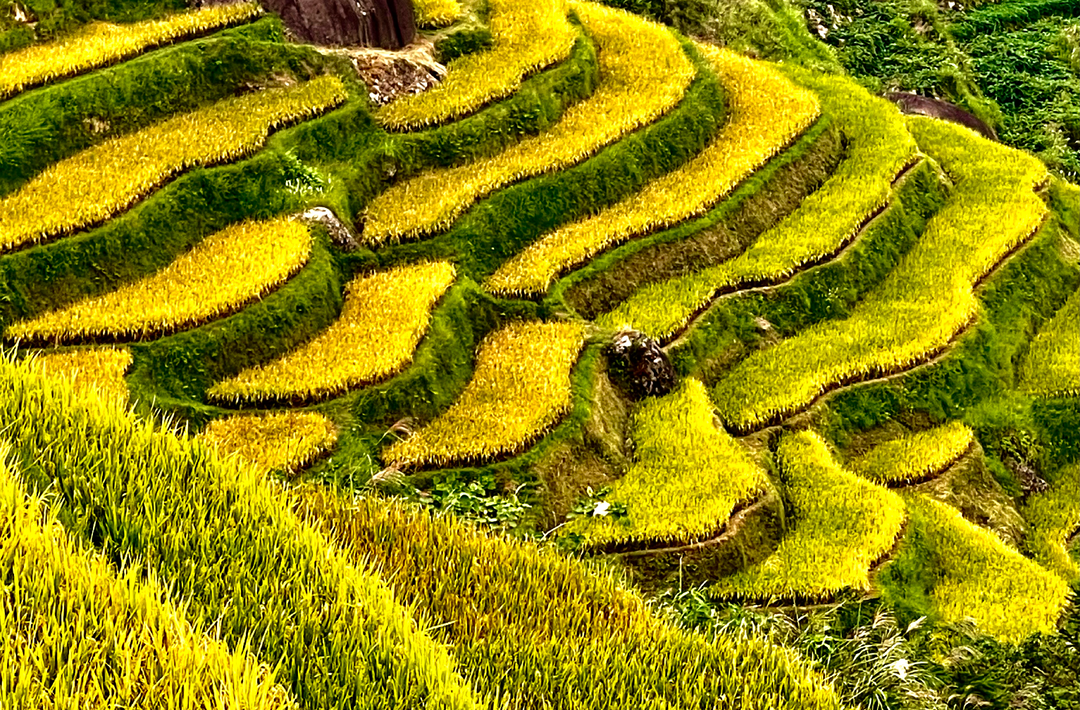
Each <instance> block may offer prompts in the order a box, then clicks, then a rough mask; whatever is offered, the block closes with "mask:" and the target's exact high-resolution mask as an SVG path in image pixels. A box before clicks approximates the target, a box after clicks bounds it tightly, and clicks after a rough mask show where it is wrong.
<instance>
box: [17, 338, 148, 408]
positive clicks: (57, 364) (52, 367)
mask: <svg viewBox="0 0 1080 710" xmlns="http://www.w3.org/2000/svg"><path fill="white" fill-rule="evenodd" d="M33 358H34V360H35V361H36V362H37V363H38V365H40V367H41V370H42V372H44V373H45V374H46V375H49V376H52V377H59V378H62V379H65V380H68V381H69V382H71V386H72V388H73V389H74V390H75V391H76V392H79V393H80V394H83V395H85V396H89V397H103V398H105V399H108V400H111V401H114V402H119V403H120V404H121V405H124V404H127V401H128V386H127V382H126V381H125V380H124V375H125V374H126V373H127V369H128V368H129V367H131V351H130V350H127V349H125V348H80V349H79V350H66V351H63V352H35V353H34V354H33Z"/></svg>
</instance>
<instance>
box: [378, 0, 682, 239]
mask: <svg viewBox="0 0 1080 710" xmlns="http://www.w3.org/2000/svg"><path fill="white" fill-rule="evenodd" d="M571 7H572V8H573V9H574V10H575V11H576V12H577V13H578V16H579V17H580V18H581V21H582V23H583V24H584V25H585V28H586V30H588V32H589V34H590V35H591V36H592V38H593V39H594V40H595V42H596V44H597V47H598V49H599V51H600V77H601V78H600V85H599V86H598V87H597V89H596V91H595V92H593V95H592V96H591V97H589V98H588V99H585V100H584V101H581V102H579V103H577V104H574V105H573V106H571V107H570V108H568V109H567V110H566V112H565V113H564V114H563V116H562V120H560V121H559V123H558V124H556V125H555V126H554V127H553V128H551V129H549V130H547V131H544V132H543V133H541V134H540V135H538V136H534V137H530V138H526V139H524V140H522V141H521V142H519V143H517V144H515V145H513V146H511V147H510V148H508V149H506V150H504V151H503V152H501V153H499V154H498V155H495V156H492V157H491V158H486V159H483V160H479V161H474V162H472V163H468V164H466V165H461V166H458V167H454V168H440V169H436V170H431V171H428V172H426V173H423V174H421V175H418V176H417V177H415V178H412V179H409V180H405V181H404V182H400V183H398V184H396V185H394V186H393V187H391V188H390V189H389V190H387V191H386V192H384V193H382V194H381V195H379V196H378V197H376V198H375V199H374V200H373V201H372V202H371V204H370V205H369V206H368V208H367V221H366V223H365V226H364V240H365V241H366V242H368V243H369V244H381V243H383V242H386V241H397V240H401V239H415V238H418V237H421V236H424V235H425V234H430V233H433V232H438V231H441V230H445V229H447V228H449V227H450V225H451V224H452V223H453V222H454V220H456V219H457V218H458V217H460V216H461V215H462V214H463V213H464V212H465V211H466V210H467V209H468V208H469V207H470V206H471V205H473V204H474V203H475V202H477V201H478V200H480V199H481V198H483V197H484V196H486V195H488V194H491V193H492V192H494V191H495V190H498V189H499V188H501V187H505V186H506V185H509V184H511V183H514V182H519V181H521V180H525V179H527V178H530V177H533V176H535V175H539V174H541V173H545V172H552V171H556V170H563V169H566V168H568V167H570V166H572V165H575V164H577V163H580V162H581V161H583V160H585V159H586V158H588V157H589V156H590V155H593V154H594V153H596V152H597V151H598V150H600V149H601V148H603V147H604V146H605V145H608V144H610V143H613V142H615V141H617V140H619V139H620V138H622V137H623V136H625V135H626V134H628V133H631V132H632V131H635V130H637V129H638V128H641V127H642V126H645V125H647V124H649V123H652V122H653V121H655V120H656V119H657V118H659V117H660V116H661V115H663V114H664V113H665V112H667V111H668V110H670V109H671V108H672V107H674V106H675V105H676V104H677V103H678V102H679V100H680V99H681V98H682V96H683V94H684V93H685V92H686V88H687V87H688V86H689V85H690V82H691V80H692V79H693V78H694V66H693V64H691V63H690V59H689V58H688V57H687V56H686V53H685V52H683V49H682V47H681V46H680V44H679V40H678V39H677V38H676V37H675V35H674V34H672V33H671V32H670V31H669V30H667V29H666V28H664V27H662V26H660V25H657V24H655V23H653V22H649V21H647V20H644V19H642V18H640V17H637V16H636V15H632V14H630V13H628V12H623V11H621V10H615V9H612V8H607V7H603V6H601V5H596V4H593V3H572V4H571Z"/></svg>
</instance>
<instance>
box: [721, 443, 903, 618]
mask: <svg viewBox="0 0 1080 710" xmlns="http://www.w3.org/2000/svg"><path fill="white" fill-rule="evenodd" d="M777 454H778V456H779V458H780V462H781V466H782V468H783V471H784V477H785V480H786V481H787V486H786V491H787V496H786V497H787V498H788V500H790V502H791V507H792V510H791V515H792V517H793V518H794V522H793V523H792V525H790V526H789V529H788V532H787V535H785V537H784V539H783V540H782V541H781V542H780V546H779V547H778V548H777V549H776V552H774V553H773V554H772V555H770V556H769V557H767V558H766V559H765V560H763V561H762V562H759V563H758V564H756V565H753V566H752V567H748V568H746V569H743V570H740V571H739V572H736V573H735V574H734V575H732V576H730V577H725V578H723V579H720V580H719V581H717V582H716V584H715V585H714V586H713V587H712V590H711V591H712V592H713V593H714V594H717V595H719V596H722V597H744V598H770V597H801V598H820V597H827V596H831V595H832V594H835V593H836V592H839V591H840V590H842V589H848V588H853V589H860V590H864V591H866V590H869V589H870V578H869V570H870V566H871V565H872V564H873V563H874V562H875V561H877V560H878V559H880V558H881V557H882V556H883V555H884V554H885V553H886V552H888V551H889V549H890V548H891V547H892V546H893V544H894V543H895V541H896V538H897V536H898V535H899V534H900V532H901V530H902V529H903V526H904V518H905V510H904V501H903V499H902V498H900V496H898V495H897V494H896V493H893V492H892V491H890V490H888V489H885V488H882V487H881V486H878V485H876V484H874V483H870V482H869V481H867V480H865V479H862V478H859V477H858V476H855V475H853V474H851V473H849V472H847V471H845V470H844V469H843V468H841V467H840V465H839V464H838V463H837V462H836V459H834V458H833V456H832V454H831V453H830V452H829V449H828V446H827V445H826V444H825V442H824V440H822V438H821V437H820V436H818V434H817V433H815V432H812V431H802V432H799V433H796V434H792V435H789V436H787V437H786V438H784V439H783V441H781V442H780V448H779V449H778V451H777Z"/></svg>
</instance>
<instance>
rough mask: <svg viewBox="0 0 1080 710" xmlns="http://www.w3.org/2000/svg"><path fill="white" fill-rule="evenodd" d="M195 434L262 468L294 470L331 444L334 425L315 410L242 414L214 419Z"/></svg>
mask: <svg viewBox="0 0 1080 710" xmlns="http://www.w3.org/2000/svg"><path fill="white" fill-rule="evenodd" d="M196 438H198V439H199V440H200V441H202V442H203V443H205V444H207V445H209V446H213V447H216V448H217V450H218V453H219V454H221V455H222V456H231V455H235V456H238V457H239V458H240V459H241V460H242V461H245V462H247V463H249V464H251V465H252V466H255V467H256V468H258V469H259V470H261V471H282V472H285V473H296V472H297V471H298V470H300V469H301V468H303V467H304V466H306V465H307V464H309V463H311V462H312V461H313V460H314V459H315V458H317V457H319V456H321V455H322V454H323V453H325V452H327V451H329V450H330V449H332V448H333V447H334V444H335V443H336V442H337V427H335V426H334V423H333V422H332V421H330V420H329V419H327V418H326V417H325V416H323V415H322V414H319V413H318V412H297V411H285V412H273V413H271V414H255V415H245V414H241V415H237V416H232V417H227V418H225V419H215V420H214V421H212V422H210V423H209V424H207V425H206V428H205V429H203V430H202V431H201V432H199V435H198V437H196Z"/></svg>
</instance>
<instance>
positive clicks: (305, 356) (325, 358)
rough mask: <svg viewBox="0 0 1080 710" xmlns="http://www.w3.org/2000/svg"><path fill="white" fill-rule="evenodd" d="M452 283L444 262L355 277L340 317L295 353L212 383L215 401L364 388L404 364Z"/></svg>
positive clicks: (317, 394) (451, 270) (285, 397)
mask: <svg viewBox="0 0 1080 710" xmlns="http://www.w3.org/2000/svg"><path fill="white" fill-rule="evenodd" d="M453 282H454V267H453V265H452V264H450V263H449V262H445V261H437V262H430V263H426V264H412V265H409V266H401V267H398V268H396V269H391V270H389V271H383V272H380V273H376V274H371V275H365V276H358V277H357V278H355V279H353V280H352V281H351V282H350V283H349V284H348V286H346V293H345V306H344V308H343V309H342V312H341V317H340V318H339V319H338V320H337V321H335V322H334V324H333V325H331V326H330V327H329V328H327V329H326V330H325V331H323V332H322V333H320V334H319V335H317V336H315V338H314V339H313V340H312V341H311V342H309V343H307V344H306V345H304V346H302V347H301V348H300V349H298V350H296V351H294V352H291V353H287V354H286V355H284V356H282V357H281V358H279V359H277V360H275V361H273V362H271V363H268V364H266V365H262V366H260V367H256V368H253V369H250V370H245V371H243V372H241V373H240V374H238V375H237V376H236V377H233V378H232V379H229V380H226V381H224V382H221V383H218V384H216V385H214V386H213V388H211V390H210V396H211V397H212V398H214V399H216V400H219V401H226V402H236V401H241V400H253V401H263V400H288V399H311V398H315V397H325V396H328V395H333V394H337V393H340V392H344V391H345V390H347V389H349V388H350V387H356V386H359V385H363V384H370V383H372V382H375V381H377V380H381V379H383V378H386V377H388V376H389V375H391V374H393V373H394V372H397V371H398V370H400V369H401V368H402V367H404V366H405V365H406V363H408V362H409V360H410V359H411V358H412V354H413V351H415V350H416V346H417V344H418V343H419V342H420V339H421V338H422V337H423V336H424V333H425V332H426V331H427V328H428V324H429V323H430V322H431V309H432V308H433V307H434V306H435V303H436V302H437V301H438V300H439V298H441V297H442V295H443V293H445V292H446V289H448V288H450V285H451V284H452V283H453Z"/></svg>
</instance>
